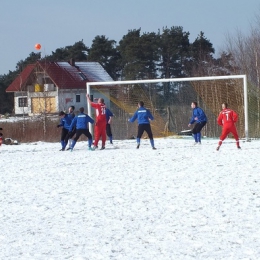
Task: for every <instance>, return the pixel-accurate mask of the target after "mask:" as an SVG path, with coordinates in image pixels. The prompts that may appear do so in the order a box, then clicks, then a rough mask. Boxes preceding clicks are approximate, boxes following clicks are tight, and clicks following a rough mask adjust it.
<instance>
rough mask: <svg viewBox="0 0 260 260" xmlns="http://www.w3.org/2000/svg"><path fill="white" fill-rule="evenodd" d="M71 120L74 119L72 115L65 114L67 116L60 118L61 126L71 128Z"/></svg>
mask: <svg viewBox="0 0 260 260" xmlns="http://www.w3.org/2000/svg"><path fill="white" fill-rule="evenodd" d="M71 121H72V119H71V117H70V116H69V115H68V114H65V116H64V117H63V118H61V119H60V124H59V126H63V127H64V128H65V129H67V130H69V129H70V124H71Z"/></svg>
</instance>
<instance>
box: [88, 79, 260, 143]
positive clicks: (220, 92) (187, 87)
mask: <svg viewBox="0 0 260 260" xmlns="http://www.w3.org/2000/svg"><path fill="white" fill-rule="evenodd" d="M86 87H87V93H88V94H89V95H90V96H91V97H92V98H93V99H94V100H95V99H97V98H100V97H102V98H104V100H105V103H106V105H107V107H108V108H110V110H111V111H112V112H113V113H114V120H113V124H112V131H113V136H114V139H118V140H120V139H121V140H122V139H129V138H133V137H134V136H135V135H136V131H137V129H136V124H131V123H129V122H128V119H129V118H130V117H131V116H132V115H133V113H134V112H135V111H136V109H137V103H138V101H140V100H142V101H144V104H145V107H146V108H148V109H150V110H151V112H152V114H153V115H154V117H155V120H154V121H152V122H151V125H152V130H153V134H154V136H155V137H166V136H169V135H180V134H183V133H184V132H183V131H184V130H187V129H188V127H187V125H188V122H189V120H190V117H191V114H192V109H191V107H190V104H191V102H192V101H196V102H197V103H198V106H199V107H201V108H202V109H203V110H204V111H205V113H206V115H207V117H208V123H207V125H206V127H204V129H203V132H202V134H203V136H206V137H212V138H218V137H219V136H220V133H221V128H220V127H219V126H218V125H217V122H216V119H217V116H218V115H219V112H220V111H221V104H222V103H223V102H227V103H228V104H229V107H230V108H231V109H233V110H235V111H236V112H237V113H238V114H239V121H238V123H237V129H238V132H239V136H240V138H246V139H248V138H249V137H256V136H258V135H259V133H258V132H256V131H255V128H256V124H258V123H257V119H259V118H257V117H256V116H254V115H251V113H249V112H250V111H249V106H248V100H249V99H250V100H253V98H252V97H251V96H250V98H249V97H248V89H247V80H246V76H245V75H234V76H215V77H196V78H195V77H194V78H171V79H153V80H132V81H112V82H89V83H87V86H86ZM251 92H252V91H251ZM251 95H252V94H251ZM257 102H258V103H259V101H258V98H257V99H256V101H254V102H253V103H254V104H255V105H254V106H257ZM253 110H254V108H252V111H253ZM88 111H89V114H90V115H92V116H93V110H91V107H90V106H89V107H88ZM249 114H250V116H251V125H250V127H251V126H252V129H251V128H249V119H250V118H249ZM258 121H259V120H258ZM258 131H259V130H258Z"/></svg>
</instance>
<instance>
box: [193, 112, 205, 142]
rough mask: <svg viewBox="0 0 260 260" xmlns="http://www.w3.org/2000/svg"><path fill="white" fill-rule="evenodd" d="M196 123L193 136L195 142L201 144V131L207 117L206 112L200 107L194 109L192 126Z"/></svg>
mask: <svg viewBox="0 0 260 260" xmlns="http://www.w3.org/2000/svg"><path fill="white" fill-rule="evenodd" d="M196 117H197V119H195V118H196ZM195 122H196V125H195V127H194V128H193V129H192V135H193V137H194V139H195V142H196V143H200V142H201V133H200V131H201V129H202V128H203V127H204V125H205V124H206V122H207V116H206V115H205V113H204V111H203V110H202V109H201V108H200V107H195V108H193V111H192V117H191V120H190V124H191V125H192V124H193V123H195Z"/></svg>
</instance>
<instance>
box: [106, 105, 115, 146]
mask: <svg viewBox="0 0 260 260" xmlns="http://www.w3.org/2000/svg"><path fill="white" fill-rule="evenodd" d="M113 116H114V115H113V113H112V112H111V111H110V110H109V109H108V108H107V109H106V121H107V125H106V133H107V136H108V138H109V141H110V144H113V135H112V130H111V122H112V117H113Z"/></svg>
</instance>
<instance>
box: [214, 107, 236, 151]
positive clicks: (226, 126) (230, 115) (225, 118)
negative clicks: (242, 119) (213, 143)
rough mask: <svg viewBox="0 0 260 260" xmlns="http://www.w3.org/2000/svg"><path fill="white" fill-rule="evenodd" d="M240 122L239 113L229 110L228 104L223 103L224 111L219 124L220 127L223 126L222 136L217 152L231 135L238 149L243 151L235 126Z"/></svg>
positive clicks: (221, 113) (218, 120)
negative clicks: (230, 134)
mask: <svg viewBox="0 0 260 260" xmlns="http://www.w3.org/2000/svg"><path fill="white" fill-rule="evenodd" d="M237 120H238V115H237V113H236V112H235V111H234V110H232V109H229V108H228V104H227V103H223V104H222V111H221V112H220V114H219V116H218V119H217V122H218V124H219V125H220V126H222V127H223V128H222V133H221V136H220V140H219V142H218V147H217V151H218V150H219V148H220V146H221V145H222V142H223V141H224V140H225V139H226V137H227V135H228V134H229V133H232V134H233V136H234V138H235V140H236V145H237V148H238V149H241V147H240V146H239V138H238V134H237V129H236V126H235V123H236V122H237Z"/></svg>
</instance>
